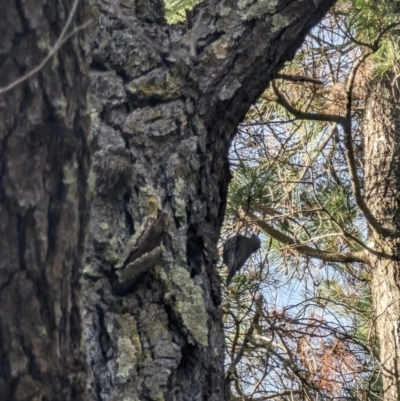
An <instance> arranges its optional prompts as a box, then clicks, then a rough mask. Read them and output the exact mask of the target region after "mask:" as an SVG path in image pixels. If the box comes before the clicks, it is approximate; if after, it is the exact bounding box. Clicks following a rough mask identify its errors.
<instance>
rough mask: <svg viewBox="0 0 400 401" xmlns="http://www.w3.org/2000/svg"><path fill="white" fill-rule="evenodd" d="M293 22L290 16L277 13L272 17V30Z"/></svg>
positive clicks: (275, 30)
mask: <svg viewBox="0 0 400 401" xmlns="http://www.w3.org/2000/svg"><path fill="white" fill-rule="evenodd" d="M290 23H291V19H290V18H289V17H285V16H283V15H282V14H276V15H274V16H273V17H272V26H271V32H277V31H280V30H281V29H282V28H284V27H286V26H288V25H289V24H290Z"/></svg>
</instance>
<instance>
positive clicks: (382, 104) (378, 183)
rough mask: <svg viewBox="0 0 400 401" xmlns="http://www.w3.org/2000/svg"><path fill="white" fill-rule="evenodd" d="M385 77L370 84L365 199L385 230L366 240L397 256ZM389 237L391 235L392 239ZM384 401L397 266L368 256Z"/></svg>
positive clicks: (394, 332)
mask: <svg viewBox="0 0 400 401" xmlns="http://www.w3.org/2000/svg"><path fill="white" fill-rule="evenodd" d="M398 85H399V81H398V78H397V77H395V75H394V74H390V73H387V74H386V75H384V76H383V77H382V78H381V79H379V80H377V81H375V82H372V83H371V84H370V95H369V98H368V100H367V104H366V111H365V120H364V138H365V139H364V146H365V149H364V151H365V162H364V163H365V196H366V200H367V204H368V207H369V208H370V209H371V211H372V213H373V214H374V215H375V217H376V218H377V219H378V221H379V222H380V223H381V224H382V226H383V227H384V228H385V229H386V230H387V231H388V235H386V236H382V237H377V236H376V235H375V236H374V235H372V234H371V235H370V244H371V245H370V246H372V247H374V248H375V249H376V250H379V251H383V252H385V253H387V254H393V255H395V256H396V258H397V259H399V256H400V239H399V234H398V233H399V232H400V112H399V104H400V92H399V89H398ZM390 233H392V234H391V235H390ZM370 266H371V289H372V295H373V301H374V305H375V310H376V330H377V334H378V338H379V344H380V363H381V366H382V377H383V390H384V399H385V401H393V400H398V399H400V264H399V261H398V260H396V261H390V260H384V259H380V258H376V257H374V256H373V255H370Z"/></svg>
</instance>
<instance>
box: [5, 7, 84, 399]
mask: <svg viewBox="0 0 400 401" xmlns="http://www.w3.org/2000/svg"><path fill="white" fill-rule="evenodd" d="M87 22H88V15H87V10H86V9H85V7H84V3H83V2H80V3H79V2H78V1H71V0H50V1H46V2H43V1H24V2H16V1H13V0H5V1H1V2H0V37H1V40H0V161H1V163H0V399H1V400H4V401H6V400H21V401H22V400H50V399H51V400H63V401H67V400H70V401H73V400H74V401H76V400H84V399H86V396H87V390H86V367H85V363H86V361H85V354H84V347H83V332H82V319H81V314H80V310H79V307H80V300H81V291H80V284H79V283H80V280H79V279H80V273H81V270H82V261H81V259H82V256H83V252H84V248H85V246H84V244H85V237H86V231H87V222H88V213H89V207H88V206H89V201H90V191H89V184H88V174H89V168H90V151H89V144H88V136H89V115H88V111H89V110H88V103H87V100H88V89H89V68H88V62H87V41H86V35H85V32H84V29H83V28H84V27H85V26H86V25H87V24H86V23H87ZM46 61H47V63H46Z"/></svg>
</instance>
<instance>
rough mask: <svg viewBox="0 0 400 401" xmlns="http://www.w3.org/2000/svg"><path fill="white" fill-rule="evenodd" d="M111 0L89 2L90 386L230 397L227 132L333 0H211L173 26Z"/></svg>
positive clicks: (105, 396) (120, 394)
mask: <svg viewBox="0 0 400 401" xmlns="http://www.w3.org/2000/svg"><path fill="white" fill-rule="evenodd" d="M111 4H112V3H110V4H108V3H106V2H104V1H102V0H96V6H97V8H96V9H95V11H94V12H93V13H94V15H96V16H98V21H99V23H98V25H97V26H96V27H95V29H94V32H93V42H92V52H93V73H92V93H93V99H92V132H93V138H94V140H95V141H96V143H97V146H98V148H99V150H98V153H97V155H96V161H95V166H94V167H95V171H96V182H97V183H96V191H97V193H96V196H95V200H94V206H93V212H92V224H91V238H90V243H89V247H88V260H87V265H86V267H85V272H84V274H85V300H84V302H85V322H86V326H85V329H86V338H87V350H88V363H89V366H90V368H91V377H90V383H89V386H90V390H91V392H92V395H93V397H94V398H95V399H96V400H111V399H112V400H127V399H130V400H182V401H184V400H193V401H194V400H199V401H200V400H218V401H221V400H225V399H226V398H227V389H226V386H225V384H224V367H223V362H224V333H223V326H222V319H221V308H220V302H221V291H220V279H219V275H218V272H217V271H216V270H215V265H216V263H217V260H218V253H217V248H216V243H217V240H218V238H219V233H220V228H221V224H222V221H223V218H224V210H225V203H226V195H227V186H228V182H229V178H230V173H229V165H228V159H227V154H228V148H229V143H230V141H231V139H232V136H233V135H234V133H235V131H236V128H237V126H238V123H239V122H240V121H241V120H242V119H243V117H244V116H245V114H246V112H247V110H248V108H249V106H250V105H251V103H252V102H254V101H255V100H256V99H257V97H258V96H259V95H260V94H261V92H262V91H263V90H264V89H265V88H266V86H267V84H268V82H269V80H270V79H271V77H273V75H274V73H276V72H277V71H278V70H279V68H280V67H281V66H282V65H283V63H284V62H285V61H286V60H289V59H290V58H291V57H292V56H293V55H294V52H295V51H296V49H297V48H298V47H299V46H300V44H301V43H302V41H303V39H304V36H305V35H306V33H307V32H308V31H309V30H310V28H311V27H312V26H313V25H314V24H316V23H317V22H318V21H319V20H320V19H321V17H322V16H323V15H324V13H325V12H326V11H327V9H328V8H329V6H330V5H331V4H332V1H331V0H317V1H314V2H311V1H298V0H291V1H289V0H279V1H276V2H270V1H266V2H263V1H249V2H240V1H239V2H231V1H226V2H224V1H213V2H210V3H207V4H203V5H200V6H199V7H197V8H196V10H195V12H194V17H193V24H192V26H193V29H192V32H191V33H189V32H186V30H185V27H184V24H180V25H177V26H174V27H168V26H166V25H165V24H164V23H163V10H162V6H161V5H160V3H158V1H157V0H153V1H148V2H136V8H135V10H131V9H130V7H132V8H133V7H134V5H133V4H134V3H133V2H132V3H129V2H128V1H127V2H124V6H123V7H122V6H121V10H119V12H118V13H117V15H118V14H119V13H120V12H122V13H126V15H127V16H128V15H134V11H135V12H136V17H137V18H139V19H136V18H130V19H129V18H128V17H125V18H122V20H123V22H121V19H120V18H116V13H115V10H114V9H113V7H112V5H111ZM130 4H131V5H130ZM199 21H200V22H199ZM190 38H195V39H196V40H193V39H190ZM188 42H189V44H188ZM190 48H191V51H190ZM195 53H196V54H195Z"/></svg>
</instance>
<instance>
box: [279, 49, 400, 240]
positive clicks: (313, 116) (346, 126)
mask: <svg viewBox="0 0 400 401" xmlns="http://www.w3.org/2000/svg"><path fill="white" fill-rule="evenodd" d="M370 54H372V53H369V54H368V55H370ZM366 58H367V56H366V57H364V56H363V57H361V59H360V60H359V62H358V63H357V64H356V66H355V68H353V71H352V74H353V75H351V77H350V78H351V79H350V80H349V86H348V91H347V104H346V117H342V116H340V115H336V114H324V113H306V112H303V111H301V110H297V109H296V108H295V107H293V106H292V105H291V104H290V103H289V102H288V101H287V100H286V99H285V98H284V97H283V95H282V94H281V93H280V92H279V91H278V89H277V87H276V85H275V84H274V82H272V88H273V90H274V93H275V95H276V97H277V99H276V102H277V103H278V104H280V105H281V106H282V107H284V108H285V109H286V110H287V111H288V112H289V113H291V114H293V115H294V116H296V117H298V118H301V119H303V120H311V121H325V122H335V123H336V124H339V125H340V126H341V127H342V129H343V132H344V146H345V155H346V162H347V168H348V170H349V176H350V182H351V187H352V191H353V195H354V200H355V202H356V205H357V207H358V208H359V210H360V212H361V213H362V215H363V216H364V217H365V219H366V220H367V222H368V224H369V226H370V227H371V228H372V230H373V231H374V232H375V233H376V234H378V236H392V235H394V234H393V233H390V232H388V230H386V229H384V228H383V227H382V225H381V224H380V223H379V222H378V220H377V219H376V218H375V216H374V215H373V214H372V212H371V211H370V210H369V208H368V206H367V205H366V203H365V202H364V198H363V196H362V194H361V184H360V180H359V179H358V176H357V166H356V160H355V156H354V152H353V139H352V135H351V133H352V130H351V101H352V97H351V91H352V88H353V83H354V78H355V75H356V72H357V70H358V68H359V67H360V65H361V64H362V62H364V61H365V59H366Z"/></svg>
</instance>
